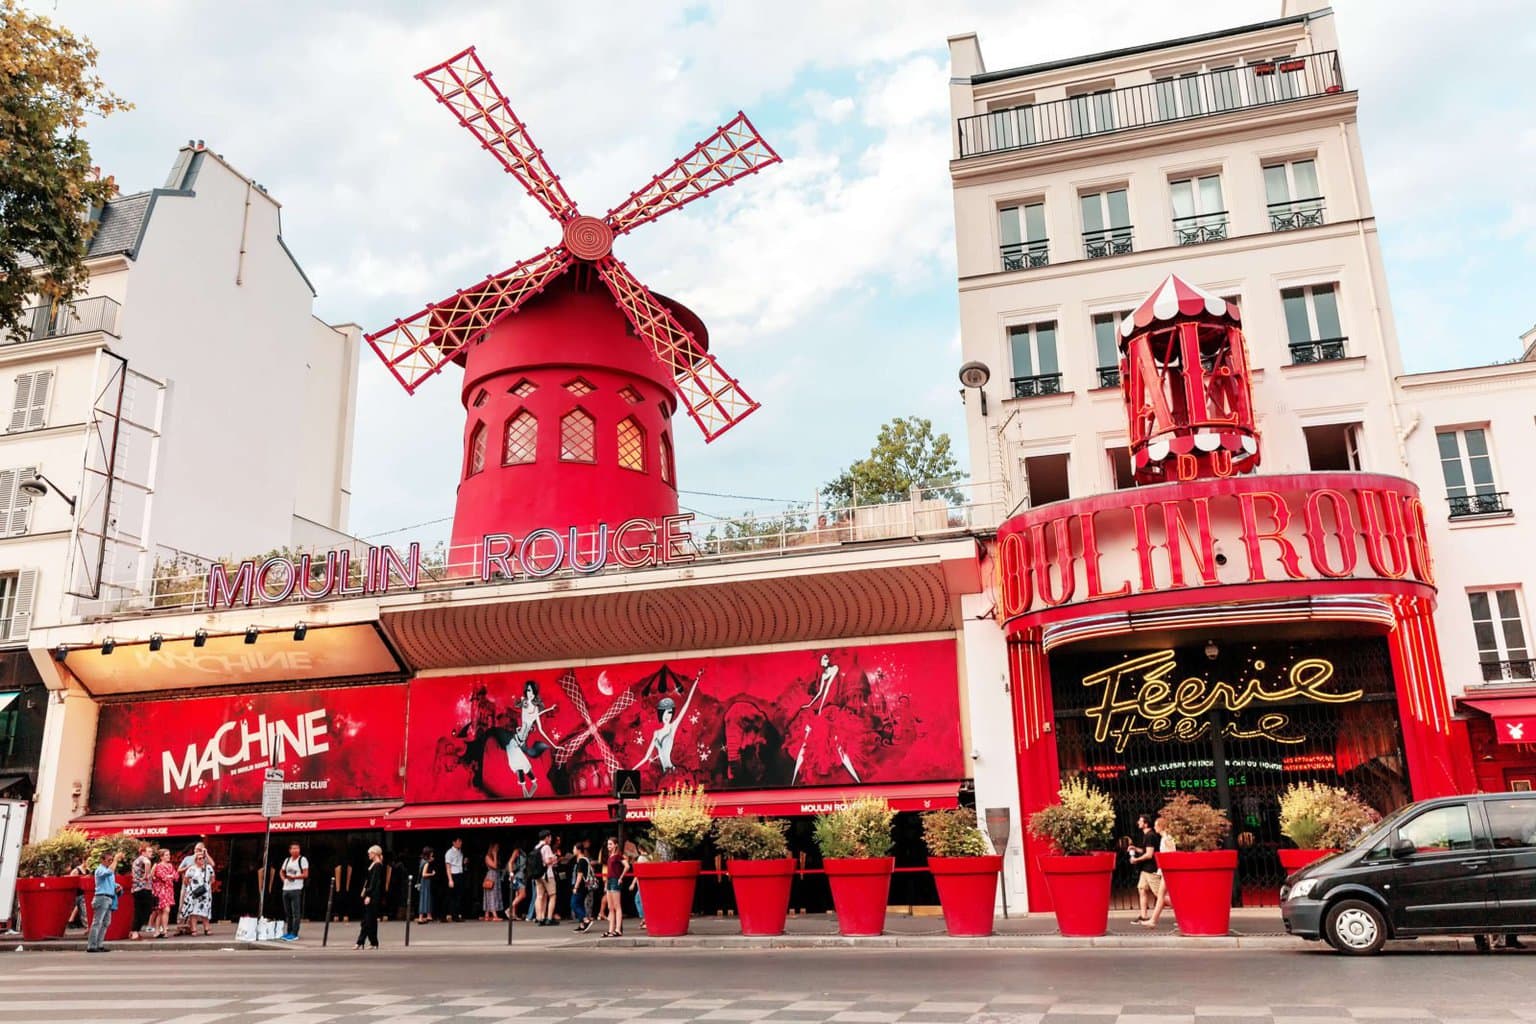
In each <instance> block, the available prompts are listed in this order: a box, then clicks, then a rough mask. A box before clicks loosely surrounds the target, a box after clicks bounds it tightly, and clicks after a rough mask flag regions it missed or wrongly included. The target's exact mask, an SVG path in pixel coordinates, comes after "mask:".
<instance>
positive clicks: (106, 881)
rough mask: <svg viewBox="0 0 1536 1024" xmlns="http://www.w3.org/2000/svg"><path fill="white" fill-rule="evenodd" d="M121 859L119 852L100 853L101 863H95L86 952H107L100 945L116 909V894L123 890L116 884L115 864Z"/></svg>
mask: <svg viewBox="0 0 1536 1024" xmlns="http://www.w3.org/2000/svg"><path fill="white" fill-rule="evenodd" d="M122 859H123V855H122V854H121V853H105V854H102V857H101V863H100V864H98V865H96V871H95V883H96V884H95V888H94V889H93V890H92V895H91V930H90V931H89V932H87V933H86V938H85V951H86V952H87V953H106V952H108V949H107V947H106V946H104V945H102V939H104V938H105V937H106V934H107V925H108V924H110V923H111V921H112V911H114V910H116V909H117V898H118V894H119V893H120V892H122V891H123V887H122V886H120V885H118V884H117V865H118V864H119V863H121V862H122Z"/></svg>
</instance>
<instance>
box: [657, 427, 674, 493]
mask: <svg viewBox="0 0 1536 1024" xmlns="http://www.w3.org/2000/svg"><path fill="white" fill-rule="evenodd" d="M676 479H677V473H676V470H675V469H674V468H673V466H672V438H671V437H670V436H668V434H667V432H666V431H665V430H663V431H662V432H661V482H662V483H664V484H668V485H669V486H672V487H676V486H677V484H676V483H674V481H675V480H676Z"/></svg>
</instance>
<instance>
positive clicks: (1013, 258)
mask: <svg viewBox="0 0 1536 1024" xmlns="http://www.w3.org/2000/svg"><path fill="white" fill-rule="evenodd" d="M1001 249H1002V253H1003V269H1004V270H1031V269H1033V268H1035V267H1043V266H1046V265H1048V264H1049V263H1050V262H1051V249H1050V244H1049V242H1048V241H1047V240H1046V239H1044V238H1042V239H1040V240H1039V241H1035V242H1015V243H1013V244H1012V245H1005V246H1002V247H1001Z"/></svg>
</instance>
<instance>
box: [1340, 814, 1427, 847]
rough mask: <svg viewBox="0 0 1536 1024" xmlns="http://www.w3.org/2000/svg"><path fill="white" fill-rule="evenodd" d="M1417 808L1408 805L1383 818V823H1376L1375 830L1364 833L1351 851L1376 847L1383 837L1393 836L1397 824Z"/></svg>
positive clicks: (1371, 829)
mask: <svg viewBox="0 0 1536 1024" xmlns="http://www.w3.org/2000/svg"><path fill="white" fill-rule="evenodd" d="M1415 806H1416V805H1414V804H1408V805H1406V806H1404V807H1399V808H1398V809H1397V810H1395V811H1393V812H1392V813H1391V814H1389V815H1387V816H1386V817H1385V818H1382V819H1381V821H1379V822H1377V823H1376V825H1375V827H1374V828H1370V829H1367V830H1366V831H1365V832H1362V833H1361V834H1360V838H1359V839H1356V840H1355V842H1354V845H1352V846H1350V849H1351V850H1358V849H1360V848H1361V847H1366V846H1374V845H1375V844H1376V843H1378V842H1380V841H1381V839H1382V837H1383V836H1388V835H1391V834H1392V832H1393V830H1394V829H1396V828H1397V823H1398V822H1400V821H1402V820H1403V818H1404V817H1405V816H1406V815H1407V814H1408V812H1409V811H1411V810H1413V808H1414V807H1415Z"/></svg>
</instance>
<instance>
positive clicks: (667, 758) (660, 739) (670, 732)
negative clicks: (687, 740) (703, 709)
mask: <svg viewBox="0 0 1536 1024" xmlns="http://www.w3.org/2000/svg"><path fill="white" fill-rule="evenodd" d="M703 676H704V671H703V670H702V669H700V670H699V674H698V675H696V676H694V677H693V685H691V686H690V687H688V696H686V697H684V698H683V706H682V707H681V708H679V707H678V706H677V701H676V700H674V699H673V698H672V697H662V698H661V700H659V701H657V702H656V722H657V725H656V731H655V732H653V733H651V739H650V741H649V742H648V743H647V744H646V745H645V756H644V757H642V758H641V759H640V763H639V764H637V765H635V771H639V770H640V769H641V768H644V767H645V766H646V765H647V764H649V763H650V762H651V761H655V762H656V764H657V766H658V767H659V768H660V769H661V771H662V773H663V774H665V773H667V772H670V771H674V770H675V769H676V768H677V765H676V764H674V763H673V760H672V745H673V743H675V742H676V740H677V729H678V726H680V725H681V724H682V722H683V719H684V718H686V717H687V716H688V706H689V705H690V704H692V703H693V695H694V694H695V693H697V692H698V691H699V680H700V679H702V678H703ZM661 685H662V692H663V693H665V692H666V685H667V684H666V683H665V682H663V683H662V684H661ZM675 685H676V686H677V692H678V694H679V695H681V694H682V692H683V684H682V683H681V681H678V682H676V683H675ZM646 689H647V690H648V689H649V687H647V688H646ZM641 693H642V695H647V696H648V694H647V693H646V690H642V691H641Z"/></svg>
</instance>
